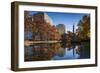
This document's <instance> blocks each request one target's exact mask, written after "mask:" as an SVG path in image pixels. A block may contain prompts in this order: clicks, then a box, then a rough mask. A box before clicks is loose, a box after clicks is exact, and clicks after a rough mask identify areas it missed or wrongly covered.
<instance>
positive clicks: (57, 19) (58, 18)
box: [29, 11, 86, 31]
mask: <svg viewBox="0 0 100 73" xmlns="http://www.w3.org/2000/svg"><path fill="white" fill-rule="evenodd" d="M35 13H37V12H34V11H30V12H29V15H30V16H32V15H33V14H35ZM46 13H47V14H48V16H49V17H50V18H51V19H52V21H53V24H54V25H58V24H64V25H65V27H66V31H72V28H73V24H74V25H75V27H76V28H77V24H78V22H79V20H80V19H82V17H83V16H84V15H86V14H83V13H58V12H46Z"/></svg>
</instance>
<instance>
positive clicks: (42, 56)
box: [24, 42, 90, 61]
mask: <svg viewBox="0 0 100 73" xmlns="http://www.w3.org/2000/svg"><path fill="white" fill-rule="evenodd" d="M24 52H25V54H24V60H25V61H42V60H71V59H86V58H90V43H89V42H81V43H80V44H70V46H69V45H67V44H66V45H62V43H52V44H33V45H31V46H25V50H24Z"/></svg>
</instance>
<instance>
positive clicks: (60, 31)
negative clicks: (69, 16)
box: [56, 24, 66, 35]
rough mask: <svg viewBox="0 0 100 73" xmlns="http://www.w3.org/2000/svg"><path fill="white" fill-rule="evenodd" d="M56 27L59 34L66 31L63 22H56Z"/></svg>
mask: <svg viewBox="0 0 100 73" xmlns="http://www.w3.org/2000/svg"><path fill="white" fill-rule="evenodd" d="M56 28H57V30H58V32H59V34H61V35H62V34H64V33H65V31H66V29H65V25H64V24H58V25H57V26H56Z"/></svg>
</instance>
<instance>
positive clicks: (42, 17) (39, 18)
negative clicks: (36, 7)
mask: <svg viewBox="0 0 100 73" xmlns="http://www.w3.org/2000/svg"><path fill="white" fill-rule="evenodd" d="M33 18H34V21H36V22H46V23H49V24H50V25H53V22H52V19H51V18H50V17H49V16H48V14H47V13H45V12H38V13H36V14H34V16H33Z"/></svg>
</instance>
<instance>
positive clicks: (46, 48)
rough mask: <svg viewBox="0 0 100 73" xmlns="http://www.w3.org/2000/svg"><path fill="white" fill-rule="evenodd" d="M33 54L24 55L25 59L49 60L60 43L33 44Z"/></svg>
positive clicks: (55, 52)
mask: <svg viewBox="0 0 100 73" xmlns="http://www.w3.org/2000/svg"><path fill="white" fill-rule="evenodd" d="M32 47H33V49H32V50H33V51H32V52H33V55H32V57H31V58H30V57H29V58H27V56H26V57H25V61H40V60H51V59H52V57H53V56H54V55H55V54H57V53H58V51H59V50H58V49H59V48H61V46H60V43H53V44H33V46H32Z"/></svg>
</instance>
